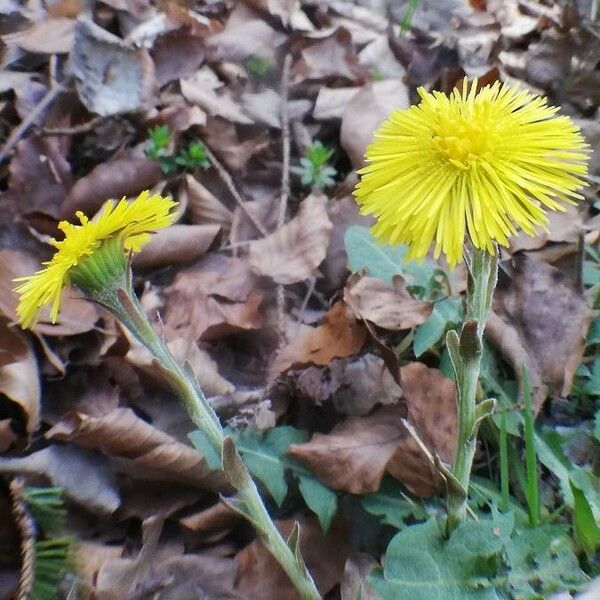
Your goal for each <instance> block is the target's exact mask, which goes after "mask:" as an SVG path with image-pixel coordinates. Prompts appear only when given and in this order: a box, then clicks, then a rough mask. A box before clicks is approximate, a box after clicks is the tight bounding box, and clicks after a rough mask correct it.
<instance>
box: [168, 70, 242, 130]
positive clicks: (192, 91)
mask: <svg viewBox="0 0 600 600" xmlns="http://www.w3.org/2000/svg"><path fill="white" fill-rule="evenodd" d="M180 84H181V93H182V94H183V97H184V98H185V99H186V100H187V101H188V102H191V103H192V104H197V105H198V106H199V107H200V108H202V109H203V110H205V111H206V112H207V113H208V114H209V115H210V116H211V117H222V118H223V119H226V120H227V121H231V122H233V123H242V124H244V125H248V124H251V123H253V120H252V119H251V118H250V117H249V116H248V115H247V114H245V113H244V111H243V110H242V107H241V105H240V104H238V103H237V102H236V101H235V100H234V99H233V98H232V97H231V95H230V92H229V90H228V89H227V88H225V87H224V86H223V83H222V82H221V81H220V80H219V78H218V77H217V76H216V74H215V72H214V71H213V70H212V69H211V68H210V67H207V66H204V67H202V68H201V69H200V70H199V71H196V73H194V74H193V75H192V76H191V77H189V78H188V79H182V80H181V81H180ZM219 88H223V89H222V90H221V91H220V92H217V90H218V89H219Z"/></svg>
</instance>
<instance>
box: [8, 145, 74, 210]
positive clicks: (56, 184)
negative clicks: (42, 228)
mask: <svg viewBox="0 0 600 600" xmlns="http://www.w3.org/2000/svg"><path fill="white" fill-rule="evenodd" d="M66 152H67V148H66V147H64V145H63V144H61V143H59V141H58V140H57V139H56V138H54V139H53V138H41V137H38V136H36V135H31V136H28V137H27V138H25V139H24V140H21V141H20V142H19V143H18V144H17V149H16V152H15V154H14V156H13V158H12V160H11V161H10V165H9V175H10V177H9V182H8V189H9V192H8V197H9V198H10V197H11V196H12V197H13V198H14V199H15V201H14V202H13V203H12V206H13V207H14V209H15V212H17V214H23V213H31V212H34V211H37V212H41V213H43V214H45V215H50V216H52V217H58V216H60V206H61V203H62V202H63V200H64V199H65V196H66V195H67V190H68V189H69V188H70V186H71V181H72V176H71V166H70V165H69V162H68V161H67V159H66V157H65V154H66Z"/></svg>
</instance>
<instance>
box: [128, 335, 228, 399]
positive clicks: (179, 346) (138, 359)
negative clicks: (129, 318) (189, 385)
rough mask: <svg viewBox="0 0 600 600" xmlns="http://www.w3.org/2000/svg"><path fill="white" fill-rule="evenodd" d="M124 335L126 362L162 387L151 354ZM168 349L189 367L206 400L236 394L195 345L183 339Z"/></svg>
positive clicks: (211, 362)
mask: <svg viewBox="0 0 600 600" xmlns="http://www.w3.org/2000/svg"><path fill="white" fill-rule="evenodd" d="M125 335H126V337H127V339H128V340H129V345H130V349H129V352H128V353H127V355H126V356H125V359H126V360H127V361H128V362H130V363H131V364H132V365H134V366H135V367H137V368H138V369H141V370H142V371H144V372H145V373H146V375H148V376H149V377H151V378H153V379H155V380H156V381H157V383H158V384H159V385H160V384H162V385H165V383H166V382H165V381H164V378H163V377H162V375H161V374H160V373H157V371H156V365H155V364H154V356H153V354H152V353H151V352H150V351H149V350H148V349H147V348H146V347H145V346H143V345H142V344H141V343H140V342H138V341H137V340H136V339H135V338H134V337H133V336H132V335H131V334H130V333H129V332H128V331H125ZM167 346H168V347H169V350H170V351H171V353H172V354H173V356H174V357H175V359H176V360H177V362H178V363H179V364H182V365H183V364H186V363H187V364H189V365H190V366H191V367H192V371H193V372H194V373H195V375H196V379H198V383H199V384H200V387H201V388H202V390H203V391H204V393H205V394H207V395H208V396H218V395H221V394H230V393H232V392H233V391H234V390H235V387H234V386H233V384H231V383H229V381H227V380H226V379H225V378H224V377H221V375H219V369H218V366H217V363H216V362H215V361H214V360H213V359H212V358H211V357H210V356H209V354H208V352H206V351H205V350H202V349H201V348H199V347H198V345H197V344H196V342H195V341H193V340H190V339H188V338H183V337H179V338H173V339H169V341H168V342H167Z"/></svg>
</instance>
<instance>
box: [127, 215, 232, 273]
mask: <svg viewBox="0 0 600 600" xmlns="http://www.w3.org/2000/svg"><path fill="white" fill-rule="evenodd" d="M220 231H221V227H220V226H219V225H171V227H167V228H166V229H161V230H159V231H157V232H156V233H155V234H153V236H152V239H151V240H150V242H149V243H148V244H146V246H144V248H143V249H142V251H141V252H140V253H139V254H136V255H135V256H134V257H133V265H134V266H135V267H140V268H148V267H165V266H168V265H180V264H185V263H189V262H192V261H193V260H196V259H197V258H200V257H201V256H202V255H203V254H206V252H207V250H208V249H209V248H210V247H211V246H212V244H213V242H214V241H215V239H216V237H217V235H218V234H219V232H220Z"/></svg>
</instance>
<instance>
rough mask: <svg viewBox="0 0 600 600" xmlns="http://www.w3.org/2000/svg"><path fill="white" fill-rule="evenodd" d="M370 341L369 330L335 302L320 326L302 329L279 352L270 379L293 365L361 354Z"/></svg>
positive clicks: (340, 302)
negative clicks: (366, 343) (367, 340)
mask: <svg viewBox="0 0 600 600" xmlns="http://www.w3.org/2000/svg"><path fill="white" fill-rule="evenodd" d="M366 339H367V331H366V329H365V328H364V327H363V326H362V325H361V324H359V323H357V322H356V319H355V318H354V317H353V316H352V314H351V313H350V311H349V309H348V307H347V306H346V304H344V302H342V301H339V302H336V303H335V304H334V305H333V306H332V307H331V308H330V309H329V312H328V313H327V314H326V315H325V318H324V322H323V324H322V325H319V326H318V327H308V326H303V327H301V328H300V330H299V332H298V334H297V335H296V336H295V337H294V339H293V340H292V341H291V342H290V343H289V344H287V345H285V346H283V347H282V348H280V349H279V351H278V352H277V355H276V356H275V360H274V361H273V364H272V366H271V370H270V379H271V380H273V379H274V378H275V377H277V375H279V373H283V372H284V371H285V370H286V369H289V368H290V367H291V366H292V365H294V364H315V365H328V364H329V363H330V362H331V361H332V360H333V359H334V358H346V357H347V356H352V355H354V354H356V353H358V352H359V351H360V349H361V348H362V347H363V345H364V343H365V341H366Z"/></svg>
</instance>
